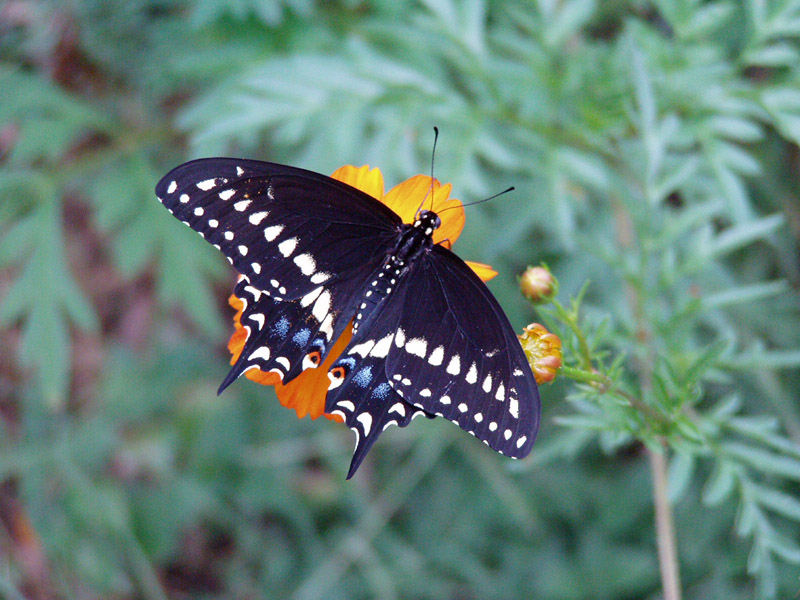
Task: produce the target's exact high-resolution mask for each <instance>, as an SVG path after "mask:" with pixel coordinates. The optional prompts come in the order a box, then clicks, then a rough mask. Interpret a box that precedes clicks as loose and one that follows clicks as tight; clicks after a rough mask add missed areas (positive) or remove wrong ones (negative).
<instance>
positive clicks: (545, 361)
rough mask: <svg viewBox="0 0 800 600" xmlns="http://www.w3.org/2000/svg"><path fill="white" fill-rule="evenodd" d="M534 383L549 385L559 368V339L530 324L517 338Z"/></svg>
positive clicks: (542, 326) (541, 327) (536, 324)
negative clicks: (531, 372)
mask: <svg viewBox="0 0 800 600" xmlns="http://www.w3.org/2000/svg"><path fill="white" fill-rule="evenodd" d="M519 341H520V343H521V344H522V349H523V350H524V351H525V356H526V357H527V359H528V364H530V366H531V369H532V370H533V375H534V377H535V378H536V383H538V384H542V383H550V382H551V381H553V380H554V379H555V378H556V374H557V373H558V370H559V369H560V368H561V364H562V361H561V338H559V337H558V336H557V335H556V334H554V333H550V332H549V331H547V329H546V328H545V327H544V325H540V324H539V323H531V324H530V325H528V326H527V327H526V328H525V331H523V332H522V335H520V336H519Z"/></svg>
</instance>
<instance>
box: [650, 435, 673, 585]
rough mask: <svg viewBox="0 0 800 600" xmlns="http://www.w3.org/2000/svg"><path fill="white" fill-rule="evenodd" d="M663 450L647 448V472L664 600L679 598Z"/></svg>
mask: <svg viewBox="0 0 800 600" xmlns="http://www.w3.org/2000/svg"><path fill="white" fill-rule="evenodd" d="M665 451H666V448H664V451H662V452H658V451H655V450H652V449H650V448H648V450H647V454H648V457H649V458H650V472H651V474H652V477H653V503H654V505H655V519H656V539H657V542H658V564H659V567H660V570H661V587H662V589H663V591H664V600H681V579H680V573H679V570H678V545H677V543H676V541H675V525H674V523H673V520H672V507H671V506H670V503H669V490H668V487H667V460H666V457H665V455H664V453H665Z"/></svg>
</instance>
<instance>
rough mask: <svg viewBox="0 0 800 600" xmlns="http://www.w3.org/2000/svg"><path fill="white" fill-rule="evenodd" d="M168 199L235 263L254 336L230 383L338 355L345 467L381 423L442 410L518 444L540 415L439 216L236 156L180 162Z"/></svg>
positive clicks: (498, 317)
mask: <svg viewBox="0 0 800 600" xmlns="http://www.w3.org/2000/svg"><path fill="white" fill-rule="evenodd" d="M156 196H157V197H158V199H159V201H160V202H161V203H162V204H163V205H164V206H165V207H166V208H167V209H168V210H169V212H170V213H172V215H173V216H175V217H176V218H177V219H179V220H180V221H182V222H183V223H185V224H186V225H188V226H189V227H191V228H192V229H194V230H195V231H196V232H198V233H199V234H200V235H201V236H202V237H203V238H204V239H205V240H206V241H208V242H209V243H211V244H213V246H214V247H215V248H217V249H218V250H220V251H221V252H222V253H223V254H224V255H225V256H226V258H227V260H228V262H229V263H230V264H231V265H232V266H233V267H234V268H235V269H236V271H237V272H238V273H239V281H238V283H237V284H236V287H235V289H234V295H235V296H236V297H238V298H239V299H240V300H241V302H242V303H243V308H242V313H241V317H240V322H241V324H242V325H243V327H244V329H245V330H246V332H247V338H246V341H245V342H244V348H243V350H242V352H241V353H240V355H239V358H238V359H237V360H236V362H235V364H234V365H233V367H232V368H231V370H230V372H229V373H228V375H227V377H226V378H225V380H224V381H223V382H222V385H221V386H220V392H222V390H224V389H225V388H226V387H227V386H228V385H230V384H231V383H232V382H233V381H235V380H236V379H237V378H238V377H239V376H241V375H242V374H244V373H245V372H247V371H248V370H250V369H259V370H261V371H263V372H267V373H269V372H271V373H275V374H276V375H277V376H278V377H279V378H280V380H281V381H282V382H283V383H288V382H289V381H291V380H293V379H294V378H296V377H297V376H298V375H300V374H301V373H303V371H305V370H307V369H315V368H318V367H319V366H320V365H322V364H323V362H324V360H325V358H326V356H327V355H328V352H329V351H330V350H331V348H332V346H333V345H334V343H335V342H336V340H337V339H338V338H339V336H341V335H342V334H343V332H345V330H346V329H347V328H348V327H352V339H351V340H350V342H349V344H348V345H347V346H346V348H345V349H344V351H343V352H342V353H341V355H340V356H339V357H338V358H337V359H336V360H335V362H333V363H332V365H331V366H330V368H329V370H328V373H327V376H328V380H329V386H328V391H327V395H326V398H325V412H326V413H329V414H332V415H338V416H339V417H341V419H342V420H344V422H345V423H346V424H347V425H348V426H349V427H350V428H351V429H352V430H353V431H354V432H355V435H356V444H355V450H354V453H353V457H352V460H351V463H350V468H349V471H348V474H347V478H348V479H349V478H350V477H352V476H353V474H354V473H355V472H356V470H357V469H358V467H359V465H360V464H361V462H362V460H363V459H364V456H365V455H366V453H367V452H368V451H369V449H370V448H371V447H372V445H373V444H374V443H375V441H376V440H377V438H378V437H379V436H380V434H381V432H383V431H384V430H385V429H386V428H387V427H389V426H391V425H398V426H400V427H405V426H406V425H408V424H409V423H410V422H411V421H412V420H413V419H414V418H415V417H417V416H420V415H424V416H426V417H429V418H433V417H437V416H438V417H444V418H445V419H448V420H449V421H452V422H453V423H456V424H457V425H458V426H459V427H461V428H462V429H464V430H466V431H467V432H469V433H471V434H472V435H474V436H476V437H477V438H479V439H480V440H482V441H483V442H484V443H486V444H487V445H488V446H490V447H491V448H493V449H494V450H496V451H498V452H500V453H502V454H504V455H507V456H510V457H512V458H522V457H525V456H527V455H528V454H529V452H530V450H531V447H532V446H533V442H534V439H535V437H536V433H537V431H538V428H539V418H540V402H539V392H538V389H537V386H536V381H535V379H534V375H533V373H532V371H531V368H530V366H529V365H528V362H527V360H526V358H525V355H524V352H523V350H522V347H521V345H520V343H519V340H518V339H517V336H516V335H515V334H514V330H513V329H512V327H511V324H510V323H509V322H508V319H507V317H506V316H505V314H504V313H503V311H502V309H501V308H500V305H499V304H498V303H497V301H496V300H495V298H494V297H493V296H492V294H491V292H490V291H489V290H488V288H487V287H486V286H485V285H484V283H483V282H482V281H481V280H480V278H479V277H478V276H477V275H476V274H475V272H474V271H473V270H472V269H471V268H470V267H469V266H468V265H467V264H466V263H465V262H464V261H462V260H461V259H460V258H459V257H458V256H457V255H456V254H455V253H453V252H452V251H451V250H450V249H449V247H446V246H447V244H444V243H434V241H433V234H434V231H435V230H436V229H437V228H438V227H439V226H440V224H441V219H440V217H439V215H438V214H436V213H435V212H433V211H432V210H425V209H424V208H422V207H420V209H418V210H417V212H416V215H415V217H414V221H413V223H404V222H403V220H402V219H401V218H400V216H398V215H397V214H396V213H395V212H393V211H392V210H391V209H390V208H389V207H387V206H386V205H385V204H383V203H381V202H380V201H378V200H376V199H375V198H373V197H372V196H370V195H369V194H366V193H365V192H362V191H361V190H358V189H356V188H354V187H352V186H350V185H348V184H346V183H343V182H341V181H338V180H336V179H333V178H331V177H327V176H325V175H322V174H319V173H315V172H312V171H307V170H305V169H300V168H297V167H291V166H286V165H280V164H274V163H268V162H261V161H255V160H246V159H237V158H205V159H198V160H194V161H191V162H187V163H184V164H182V165H180V166H178V167H176V168H175V169H173V170H172V171H170V172H169V173H168V174H167V175H166V176H164V177H163V178H162V179H161V180H160V181H159V182H158V184H157V185H156Z"/></svg>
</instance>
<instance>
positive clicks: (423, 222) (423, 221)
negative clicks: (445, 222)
mask: <svg viewBox="0 0 800 600" xmlns="http://www.w3.org/2000/svg"><path fill="white" fill-rule="evenodd" d="M441 224H442V220H441V219H440V218H439V215H437V214H436V213H435V212H433V211H432V210H421V211H419V213H418V214H417V218H416V219H415V220H414V227H417V228H419V229H421V230H422V231H424V232H425V235H433V232H434V231H435V230H436V229H438V228H439V226H440V225H441Z"/></svg>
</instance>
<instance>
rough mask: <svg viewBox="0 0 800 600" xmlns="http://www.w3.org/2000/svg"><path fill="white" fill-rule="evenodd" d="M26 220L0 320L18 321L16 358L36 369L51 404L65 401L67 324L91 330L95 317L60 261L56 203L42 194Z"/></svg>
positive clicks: (59, 219) (60, 232)
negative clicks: (25, 243)
mask: <svg viewBox="0 0 800 600" xmlns="http://www.w3.org/2000/svg"><path fill="white" fill-rule="evenodd" d="M28 219H29V221H28V222H27V223H25V222H23V223H22V224H21V225H20V227H22V228H23V229H24V230H26V231H29V232H30V233H31V234H32V236H33V237H32V243H31V248H32V250H31V253H30V256H28V257H27V258H26V262H25V265H24V267H23V268H22V272H21V274H20V276H19V277H18V278H17V280H16V281H15V282H14V284H13V285H12V287H11V289H10V290H9V291H8V293H7V294H6V296H5V298H3V302H2V305H0V323H3V324H6V325H8V324H10V323H12V322H15V321H18V320H22V322H23V324H22V347H21V351H20V359H21V360H22V362H23V363H24V364H26V365H29V366H32V367H35V368H36V372H37V376H38V379H39V383H40V384H41V386H42V393H43V395H44V397H45V398H46V400H47V402H48V403H49V404H50V405H51V406H53V407H55V406H58V405H60V404H61V403H62V402H63V401H64V400H65V398H66V395H67V389H68V384H69V365H70V352H69V350H70V343H69V334H68V330H67V326H68V323H69V321H72V322H74V323H75V325H77V326H78V327H80V328H82V329H85V330H90V331H91V330H95V329H96V328H97V317H96V314H95V312H94V310H93V309H92V307H91V305H90V304H89V302H88V300H87V299H86V298H85V296H84V295H83V293H82V292H81V290H80V289H79V288H78V286H77V284H76V283H75V281H74V280H73V278H72V277H71V275H70V271H69V268H68V266H67V264H66V262H65V260H64V256H65V254H66V252H65V250H64V240H63V233H62V229H61V222H60V221H61V213H60V210H59V206H58V204H57V202H56V201H55V200H54V199H52V198H50V199H47V200H44V199H43V201H42V202H41V204H40V206H39V207H38V208H37V210H36V211H35V212H34V213H32V214H31V215H30V216H29V217H28Z"/></svg>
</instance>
